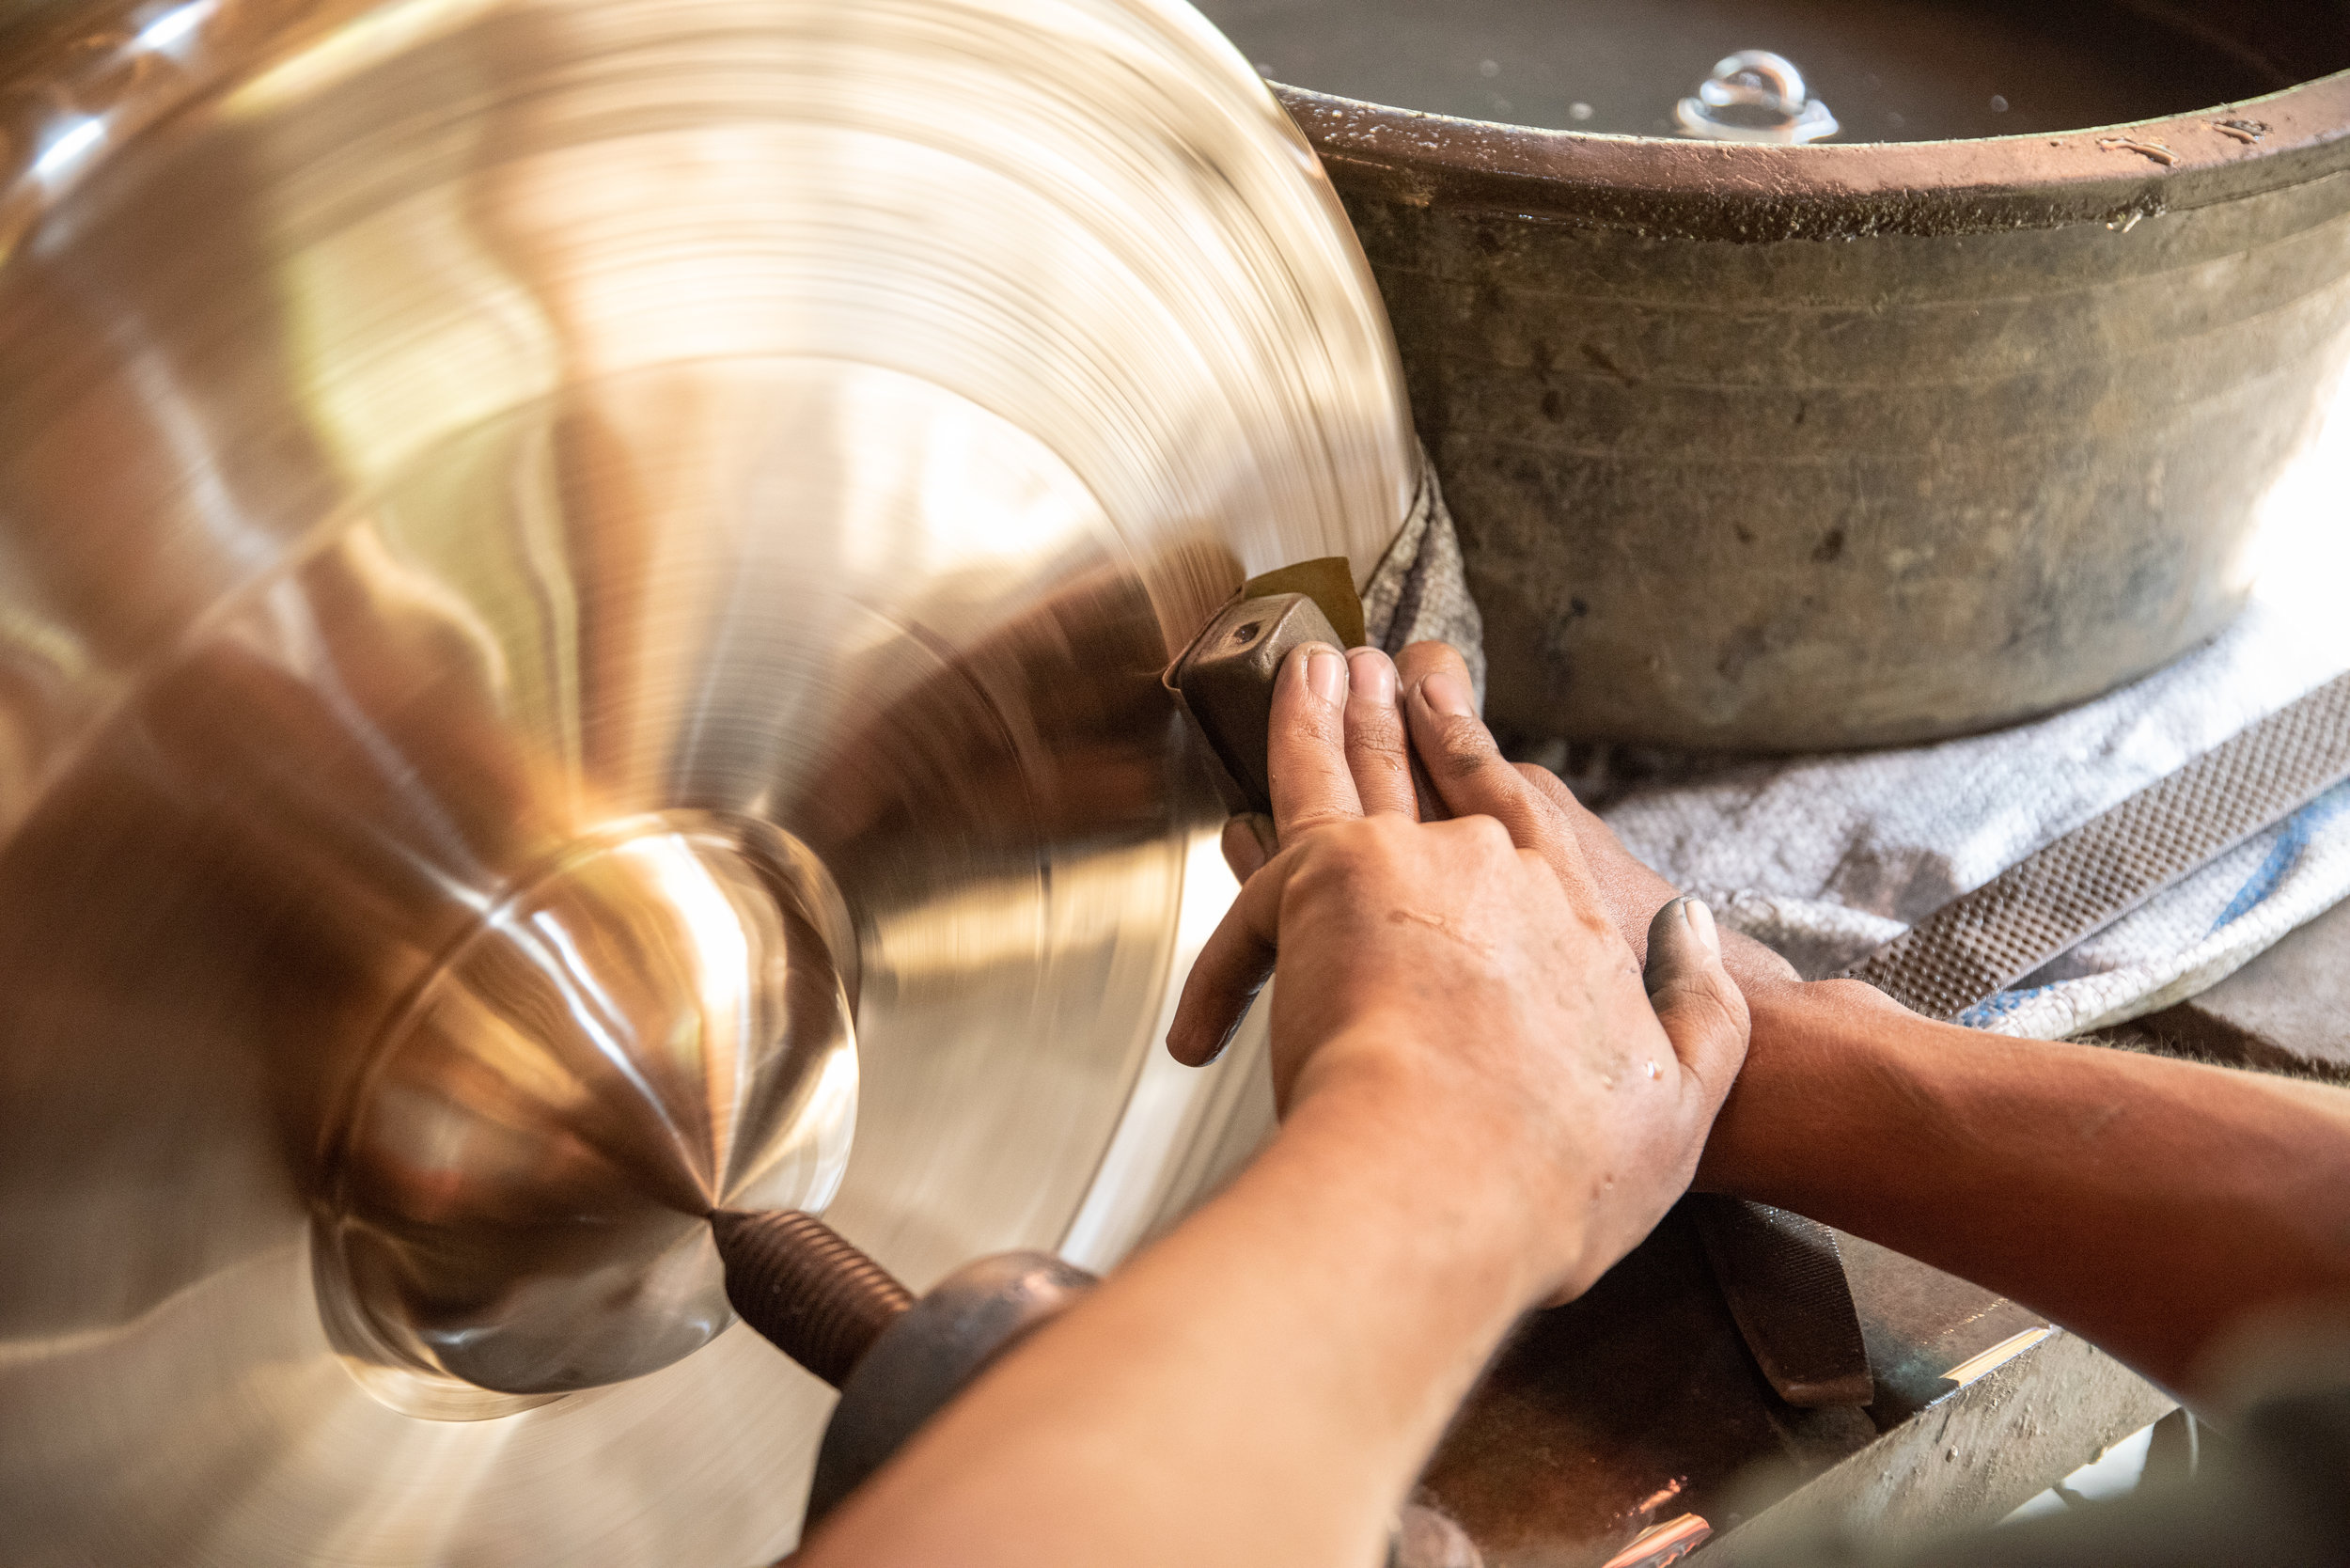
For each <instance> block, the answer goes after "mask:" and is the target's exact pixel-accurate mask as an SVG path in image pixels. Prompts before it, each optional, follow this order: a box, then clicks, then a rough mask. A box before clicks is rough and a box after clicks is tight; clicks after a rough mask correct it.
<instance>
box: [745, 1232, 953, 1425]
mask: <svg viewBox="0 0 2350 1568" xmlns="http://www.w3.org/2000/svg"><path fill="white" fill-rule="evenodd" d="M710 1227H711V1230H712V1231H713V1232H714V1233H715V1235H716V1236H717V1240H718V1258H719V1261H720V1262H723V1263H724V1264H725V1265H726V1271H727V1299H728V1300H729V1301H730V1302H732V1303H733V1304H734V1309H735V1311H736V1312H737V1313H739V1314H740V1315H741V1316H742V1319H743V1321H744V1323H747V1324H749V1325H751V1326H752V1327H753V1328H756V1329H758V1330H759V1331H760V1333H761V1334H764V1335H765V1336H766V1337H767V1338H768V1339H769V1340H771V1341H775V1344H776V1348H777V1349H779V1350H781V1351H782V1352H783V1353H784V1354H785V1355H787V1356H791V1359H793V1360H794V1361H797V1362H798V1363H799V1364H800V1365H801V1366H803V1367H806V1368H807V1370H808V1371H809V1372H814V1373H815V1374H816V1375H817V1376H819V1377H821V1378H823V1380H824V1381H825V1382H827V1383H829V1384H831V1385H832V1386H833V1387H834V1388H839V1387H840V1386H841V1384H842V1383H844V1382H845V1381H847V1379H848V1376H849V1373H850V1372H851V1371H852V1370H854V1368H855V1366H856V1364H857V1362H858V1360H859V1359H860V1358H862V1357H863V1356H864V1355H865V1352H866V1351H867V1350H868V1349H869V1348H870V1346H871V1345H872V1343H873V1341H875V1340H876V1339H878V1338H880V1336H881V1331H882V1330H883V1329H885V1328H886V1327H888V1326H889V1325H891V1324H892V1323H895V1322H896V1321H897V1320H898V1315H899V1314H900V1313H901V1312H903V1311H904V1310H905V1309H907V1308H909V1307H911V1306H913V1305H914V1294H913V1293H912V1292H910V1291H908V1290H907V1289H906V1288H905V1287H904V1286H903V1285H901V1284H900V1283H898V1281H897V1280H896V1279H894V1278H891V1277H890V1274H889V1271H888V1270H887V1269H885V1268H884V1267H882V1266H881V1264H879V1263H877V1262H874V1261H873V1260H872V1259H870V1258H869V1257H867V1256H866V1255H865V1254H864V1253H863V1252H861V1251H859V1250H858V1249H857V1247H856V1246H855V1244H854V1243H852V1242H851V1241H849V1240H848V1238H846V1237H845V1236H843V1235H841V1234H840V1232H839V1231H835V1230H834V1229H833V1228H832V1227H831V1226H829V1225H826V1224H825V1223H824V1222H823V1220H821V1219H818V1218H817V1217H816V1216H815V1215H810V1214H802V1213H800V1212H799V1211H798V1210H796V1209H791V1210H775V1211H772V1212H769V1213H765V1214H744V1213H741V1212H739V1211H736V1210H732V1209H720V1210H717V1211H716V1212H714V1213H713V1214H712V1215H711V1216H710Z"/></svg>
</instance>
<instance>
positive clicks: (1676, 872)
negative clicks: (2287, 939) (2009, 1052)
mask: <svg viewBox="0 0 2350 1568" xmlns="http://www.w3.org/2000/svg"><path fill="white" fill-rule="evenodd" d="M2266 542H2267V543H2268V546H2269V549H2270V552H2271V557H2270V570H2269V571H2268V572H2266V573H2265V574H2264V576H2263V578H2262V580H2261V584H2260V587H2259V589H2258V591H2257V592H2256V593H2255V594H2254V596H2253V599H2252V602H2251V604H2250V605H2249V606H2248V608H2247V609H2246V611H2245V612H2244V614H2243V616H2242V617H2241V618H2240V619H2238V620H2237V621H2236V623H2235V624H2234V625H2233V626H2232V627H2230V628H2229V629H2228V630H2227V631H2226V632H2225V633H2223V634H2222V635H2220V636H2219V637H2218V638H2217V639H2216V640H2215V641H2213V642H2212V643H2210V644H2208V645H2207V646H2205V647H2203V648H2201V649H2200V650H2198V651H2195V652H2192V653H2189V654H2188V655H2186V657H2185V658H2183V659H2180V660H2179V661H2178V662H2176V663H2175V664H2172V665H2170V666H2169V667H2167V668H2165V669H2161V670H2158V671H2156V672H2155V673H2154V674H2153V675H2150V676H2148V677H2146V678H2145V679H2144V680H2142V681H2139V682H2135V683H2134V684H2131V685H2128V686H2124V687H2123V688H2122V689H2121V690H2120V691H2117V692H2113V693H2111V694H2109V695H2107V696H2106V697H2103V698H2097V699H2096V700H2094V701H2092V702H2086V703H2083V704H2082V705H2080V706H2079V707H2076V708H2072V709H2069V710H2067V711H2065V712H2063V713H2057V714H2055V715H2053V716H2051V717H2048V718H2045V719H2040V720H2037V721H2035V722H2032V723H2029V724H2020V725H2016V726H2014V727H2013V728H2011V729H2003V730H1999V731H1997V732H1995V733H1992V734H1987V735H1973V736H1968V737H1966V738H1965V739H1962V740H1955V741H1945V742H1942V743H1940V744H1938V745H1919V746H1902V747H1893V748H1888V749H1886V750H1882V751H1872V752H1860V753H1855V754H1849V755H1841V756H1826V757H1791V758H1777V759H1770V760H1756V761H1750V762H1746V763H1735V764H1724V763H1720V762H1716V763H1713V764H1711V765H1698V764H1694V763H1693V762H1690V761H1688V760H1684V761H1682V762H1680V763H1675V762H1673V761H1672V760H1669V759H1664V758H1659V757H1655V756H1642V755H1638V754H1634V753H1628V752H1624V751H1621V750H1620V751H1616V752H1603V753H1601V754H1600V755H1598V756H1597V757H1595V758H1592V759H1591V760H1590V763H1589V765H1586V766H1583V767H1581V768H1571V767H1570V764H1571V763H1574V762H1580V761H1584V760H1585V758H1584V756H1583V753H1584V752H1585V750H1586V748H1581V747H1577V748H1574V750H1573V752H1572V753H1571V752H1570V748H1568V747H1566V746H1564V745H1551V746H1549V747H1543V746H1534V747H1528V748H1521V749H1522V753H1523V754H1524V755H1526V756H1527V757H1528V760H1534V761H1540V762H1543V763H1545V764H1546V765H1550V766H1552V767H1554V768H1556V769H1557V770H1558V771H1559V772H1561V773H1562V774H1565V775H1566V776H1567V781H1568V783H1569V784H1570V785H1572V786H1574V787H1575V790H1576V792H1578V793H1580V794H1583V795H1584V796H1585V798H1586V799H1587V800H1589V801H1591V802H1593V803H1594V804H1595V806H1596V808H1597V809H1598V810H1599V812H1600V815H1601V816H1602V817H1604V818H1605V819H1606V821H1607V823H1608V824H1609V825H1610V826H1612V827H1613V828H1614V829H1615V830H1616V832H1617V833H1618V835H1620V836H1621V837H1622V839H1623V840H1624V843H1625V845H1626V846H1627V847H1628V848H1629V849H1630V850H1631V851H1632V852H1633V853H1634V854H1635V855H1638V856H1639V857H1640V858H1641V859H1643V860H1645V861H1647V862H1648V863H1649V864H1650V865H1651V866H1653V867H1655V868H1656V870H1658V871H1659V872H1660V873H1662V874H1663V875H1664V876H1665V877H1666V878H1668V879H1669V880H1670V881H1671V882H1672V883H1673V884H1674V886H1679V887H1682V888H1684V889H1686V890H1688V891H1690V892H1694V893H1697V894H1699V895H1700V896H1701V897H1703V898H1704V899H1705V900H1706V901H1707V902H1710V903H1712V904H1713V905H1714V908H1715V910H1716V913H1717V914H1718V915H1720V916H1721V917H1722V918H1723V919H1725V920H1727V921H1729V922H1731V923H1732V924H1734V925H1736V926H1738V927H1739V928H1741V929H1742V930H1744V931H1746V932H1747V933H1748V934H1750V935H1752V936H1754V937H1756V938H1758V939H1760V940H1761V941H1763V942H1765V943H1768V944H1769V945H1771V946H1772V947H1774V948H1777V949H1778V950H1779V951H1780V952H1782V953H1784V954H1786V955H1787V957H1788V958H1789V960H1790V961H1792V962H1793V963H1794V964H1795V966H1796V967H1797V968H1799V969H1801V970H1803V971H1805V972H1806V973H1807V974H1810V975H1826V974H1833V973H1835V972H1837V971H1838V970H1840V969H1841V968H1843V967H1844V966H1845V965H1846V964H1851V963H1853V962H1854V961H1856V960H1857V959H1859V958H1862V957H1864V956H1866V955H1867V954H1868V953H1870V952H1871V951H1872V950H1873V949H1876V948H1877V947H1878V946H1879V945H1881V944H1883V943H1885V942H1888V941H1890V940H1891V939H1892V938H1893V937H1895V936H1897V935H1899V934H1900V933H1902V932H1904V930H1906V929H1907V928H1908V926H1909V925H1910V924H1911V923H1912V922H1914V921H1917V920H1919V919H1921V918H1923V917H1925V916H1927V915H1929V914H1931V913H1932V912H1933V911H1934V910H1935V909H1936V908H1938V907H1940V906H1941V905H1942V904H1943V903H1945V902H1949V901H1950V900H1951V899H1954V898H1956V897H1958V896H1959V895H1960V894H1962V893H1966V892H1968V891H1970V890H1972V889H1973V888H1976V887H1978V886H1982V884H1983V883H1986V882H1988V881H1990V880H1991V879H1992V878H1993V877H1995V876H1997V875H1998V874H1999V873H2000V872H2001V871H2002V870H2006V869H2007V868H2008V867H2009V866H2012V865H2013V864H2014V863H2015V862H2017V861H2018V860H2021V859H2023V858H2024V857H2025V856H2026V855H2029V854H2031V853H2032V852H2033V851H2034V850H2037V849H2039V848H2041V847H2042V846H2043V845H2045V844H2046V843H2047V842H2049V841H2050V840H2051V839H2056V838H2058V837H2060V836H2061V835H2063V834H2065V833H2067V832H2070V831H2071V830H2072V829H2074V828H2076V827H2077V826H2079V825H2080V824H2081V823H2085V822H2087V821H2088V820H2089V819H2091V818H2092V817H2094V816H2096V815H2097V814H2098V813H2100V812H2102V811H2104V810H2105V809H2107V808H2108V807H2111V806H2114V805H2116V804H2118V803H2119V802H2121V801H2122V800H2123V799H2124V798H2126V797H2127V796H2129V795H2131V794H2134V793H2136V792H2138V791H2139V790H2141V789H2143V788H2144V787H2146V786H2147V785H2149V784H2151V783H2153V782H2154V780H2156V779H2158V778H2160V777H2162V776H2164V775H2166V774H2169V773H2170V772H2172V771H2173V770H2174V769H2177V768H2179V767H2181V766H2183V765H2184V764H2185V763H2186V762H2187V761H2188V760H2191V759H2193V758H2194V757H2196V756H2198V755H2200V754H2201V753H2202V752H2205V751H2208V750H2210V749H2211V748H2212V747H2213V746H2215V745H2218V744H2219V743H2220V742H2222V741H2224V740H2226V739H2227V738H2228V737H2229V736H2231V735H2233V734H2234V733H2235V732H2236V731H2237V730H2239V729H2243V728H2244V727H2245V726H2247V725H2248V724H2250V723H2252V722H2253V721H2255V720H2257V719H2259V718H2262V717H2264V715H2266V714H2268V713H2273V712H2275V711H2276V710H2277V709H2279V708H2281V707H2283V706H2284V705H2285V704H2286V703H2288V702H2290V701H2292V700H2293V699H2295V698H2298V697H2300V696H2301V695H2303V694H2304V693H2306V692H2308V691H2310V690H2311V689H2312V688H2314V687H2316V686H2317V685H2319V684H2321V683H2323V682H2326V681H2328V680H2330V679H2332V678H2333V677H2334V676H2337V675H2339V674H2342V672H2343V671H2345V670H2350V617H2345V616H2344V615H2343V614H2342V608H2341V605H2340V603H2339V591H2340V589H2339V585H2340V584H2341V582H2342V570H2343V569H2344V566H2345V562H2346V561H2350V537H2344V536H2342V533H2341V530H2340V529H2339V528H2338V527H2337V526H2335V525H2333V520H2332V510H2331V509H2330V508H2328V509H2311V510H2310V511H2309V512H2308V514H2307V515H2306V516H2305V517H2295V518H2285V519H2280V520H2279V525H2276V526H2274V527H2273V528H2272V532H2271V535H2270V537H2269V539H2268V541H2266ZM2346 895H2350V785H2344V786H2342V787H2340V788H2337V789H2336V790H2334V791H2332V792H2329V793H2327V794H2326V795H2323V796H2321V797H2319V799H2318V800H2317V801H2315V802H2314V803H2312V804H2311V805H2310V806H2308V807H2306V808H2303V809H2302V810H2300V811H2298V812H2296V813H2295V814H2294V815H2293V816H2292V817H2291V818H2289V819H2287V820H2286V821H2285V822H2282V823H2279V824H2277V825H2276V826H2274V827H2272V828H2269V829H2268V830H2266V831H2265V832H2263V833H2260V834H2257V835H2255V836H2254V837H2253V838H2252V839H2250V840H2249V841H2248V842H2246V843H2244V844H2242V845H2240V846H2238V847H2237V848H2235V849H2233V850H2232V851H2230V852H2228V853H2227V854H2225V855H2221V856H2220V857H2219V858H2218V859H2217V860H2214V861H2213V862H2212V863H2211V864H2209V865H2207V866H2205V867H2204V868H2203V869H2202V870H2200V871H2197V872H2194V873H2193V874H2191V875H2189V876H2188V877H2186V879H2185V880H2183V881H2181V882H2179V883H2177V884H2175V885H2173V886H2170V888H2168V889H2166V890H2165V891H2164V892H2162V893H2160V894H2158V895H2156V896H2155V897H2154V899H2153V900H2152V901H2151V902H2148V903H2146V904H2145V905H2144V906H2142V907H2141V908H2139V910H2138V911H2137V913H2135V914H2132V915H2130V916H2127V917H2124V918H2123V919H2121V920H2118V921H2116V922H2115V923H2114V924H2112V925H2110V926H2108V927H2107V928H2106V929H2105V930H2104V931H2102V932H2099V933H2096V934H2095V935H2093V936H2092V937H2090V938H2089V939H2088V940H2086V941H2084V942H2082V943H2080V944H2079V945H2078V946H2076V948H2074V949H2072V950H2071V951H2070V952H2068V953H2065V954H2063V955H2062V956H2061V957H2060V958H2058V959H2057V960H2056V961H2054V962H2052V963H2051V964H2048V965H2047V966H2046V967H2045V968H2044V969H2042V970H2041V971H2040V972H2039V973H2038V974H2035V975H2032V976H2030V977H2028V978H2027V979H2026V980H2023V981H2022V982H2020V983H2019V984H2017V985H2016V986H2015V987H2014V988H2013V989H2012V990H2009V991H2006V992H2003V993H2001V994H2000V995H1999V996H1994V997H1992V998H1991V999H1989V1000H1988V1001H1985V1002H1983V1003H1982V1004H1980V1005H1979V1006H1976V1007H1974V1008H1970V1009H1968V1010H1967V1011H1966V1012H1965V1013H1962V1014H1961V1015H1960V1017H1959V1020H1958V1021H1959V1022H1960V1023H1963V1024H1966V1025H1969V1026H1972V1027H1978V1028H1984V1029H1990V1030H1993V1031H1996V1032H1998V1033H2002V1034H2013V1035H2024V1036H2031V1037H2037V1038H2040V1039H2057V1038H2061V1037H2063V1036H2066V1035H2073V1034H2079V1033H2083V1032H2087V1031H2089V1030H2092V1029H2097V1028H2103V1027H2108V1026H2110V1025H2113V1024H2118V1023H2121V1022H2123V1021H2124V1020H2126V1019H2130V1018H2134V1017H2138V1016H2139V1015H2141V1014H2144V1013H2148V1012H2152V1011H2156V1010H2158V1009H2160V1008H2164V1007H2168V1006H2170V1004H2171V1003H2173V1002H2176V1001H2180V1000H2183V999H2185V998H2186V997H2188V996H2194V995H2195V994H2196V993H2197V992H2199V991H2201V990H2203V989H2204V988H2205V987H2207V986H2210V985H2213V984H2216V983H2217V981H2219V980H2223V979H2225V978H2226V977H2227V976H2228V975H2229V974H2230V973H2232V972H2233V970H2234V969H2235V968H2237V967H2238V966H2239V965H2241V964H2245V963H2247V962H2248V961H2249V960H2250V959H2252V958H2253V957H2255V956H2256V955H2258V954H2259V953H2260V952H2262V951H2263V950H2264V949H2266V948H2268V947H2269V946H2270V945H2271V944H2272V943H2274V942H2276V941H2277V940H2278V939H2279V938H2280V937H2282V936H2284V935H2285V934H2286V933H2288V932H2291V931H2292V930H2293V929H2294V928H2295V927H2296V926H2298V925H2300V924H2302V923H2303V922H2304V921H2307V920H2311V919H2313V918H2315V917H2317V916H2319V915H2321V914H2323V913H2325V911H2326V909H2327V908H2328V907H2330V906H2331V905H2332V904H2334V903H2335V902H2338V901H2340V900H2342V898H2343V897H2344V896H2346Z"/></svg>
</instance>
